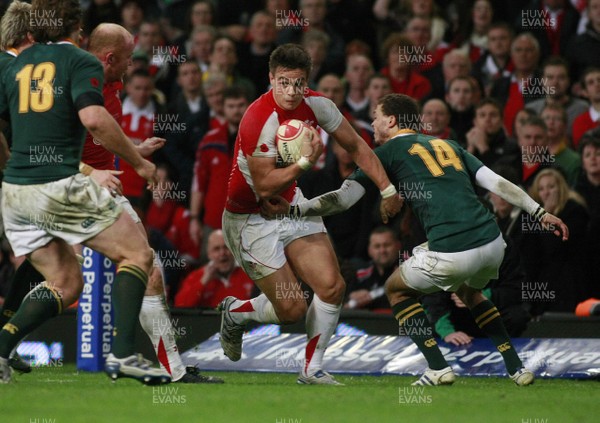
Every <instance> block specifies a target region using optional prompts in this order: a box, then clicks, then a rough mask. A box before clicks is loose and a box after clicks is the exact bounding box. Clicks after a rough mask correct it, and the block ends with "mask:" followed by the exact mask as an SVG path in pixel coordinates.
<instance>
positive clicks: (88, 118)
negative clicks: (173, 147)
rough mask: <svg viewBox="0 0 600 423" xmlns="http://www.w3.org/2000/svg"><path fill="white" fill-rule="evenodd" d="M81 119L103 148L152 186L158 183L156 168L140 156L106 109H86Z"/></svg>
mask: <svg viewBox="0 0 600 423" xmlns="http://www.w3.org/2000/svg"><path fill="white" fill-rule="evenodd" d="M79 119H80V120H81V123H82V124H83V126H85V127H86V128H87V130H88V131H90V132H91V134H92V135H93V136H94V138H95V139H97V140H98V141H100V143H101V144H102V146H104V147H105V148H106V149H107V150H109V151H110V152H111V153H114V154H116V155H117V156H119V157H120V158H122V159H123V160H125V161H126V162H127V163H129V164H130V165H131V166H132V167H133V168H134V170H135V171H136V172H137V174H138V175H140V176H141V177H142V178H144V179H146V180H147V181H148V182H149V183H150V184H154V183H156V166H154V164H152V163H151V162H149V161H148V160H146V159H144V158H143V157H142V156H141V155H140V153H139V152H138V151H137V149H136V148H135V146H134V145H133V143H132V142H131V141H130V140H129V138H128V137H127V136H126V135H125V134H124V133H123V130H122V129H121V127H120V126H119V124H118V123H117V121H116V120H115V119H114V118H113V117H112V116H111V115H110V113H108V111H107V110H106V109H105V108H104V107H102V106H97V105H91V106H87V107H84V108H83V109H81V110H79Z"/></svg>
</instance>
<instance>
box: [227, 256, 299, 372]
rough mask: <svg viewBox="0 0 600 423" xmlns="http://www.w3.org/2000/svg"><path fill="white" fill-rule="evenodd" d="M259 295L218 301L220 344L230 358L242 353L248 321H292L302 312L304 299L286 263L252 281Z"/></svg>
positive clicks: (233, 358) (237, 358)
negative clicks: (248, 298)
mask: <svg viewBox="0 0 600 423" xmlns="http://www.w3.org/2000/svg"><path fill="white" fill-rule="evenodd" d="M254 283H255V284H256V286H258V288H260V290H261V291H262V294H260V295H259V296H258V297H255V298H252V299H251V300H238V299H237V298H235V297H226V298H224V299H223V301H222V302H221V304H219V310H221V311H222V316H221V346H222V347H223V351H224V352H225V355H226V356H227V357H229V359H230V360H232V361H238V360H239V359H240V358H241V356H242V336H243V334H244V329H245V327H246V323H248V322H249V321H255V322H261V323H273V324H286V323H295V322H297V321H298V320H300V319H301V318H302V316H304V313H306V300H305V299H304V293H303V291H302V290H301V289H300V284H299V283H298V281H297V279H296V276H295V275H294V272H292V269H291V267H290V265H289V264H288V263H285V264H284V266H283V267H282V268H281V269H278V270H276V271H275V272H273V273H271V274H270V275H268V276H266V277H264V278H261V279H258V280H255V281H254Z"/></svg>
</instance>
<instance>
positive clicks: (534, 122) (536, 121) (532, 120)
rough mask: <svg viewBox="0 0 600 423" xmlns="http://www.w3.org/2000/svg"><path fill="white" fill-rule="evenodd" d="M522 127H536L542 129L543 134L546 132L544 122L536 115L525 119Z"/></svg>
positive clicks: (546, 128)
mask: <svg viewBox="0 0 600 423" xmlns="http://www.w3.org/2000/svg"><path fill="white" fill-rule="evenodd" d="M523 126H537V127H538V128H542V129H543V130H544V132H546V131H547V130H548V127H547V126H546V122H544V119H542V118H541V117H539V116H538V115H535V116H531V117H529V118H527V120H526V121H525V123H523Z"/></svg>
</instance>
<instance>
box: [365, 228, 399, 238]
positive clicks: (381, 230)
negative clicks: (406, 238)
mask: <svg viewBox="0 0 600 423" xmlns="http://www.w3.org/2000/svg"><path fill="white" fill-rule="evenodd" d="M376 234H390V235H391V236H392V238H394V241H399V239H398V234H397V233H396V231H394V230H393V229H392V228H390V227H389V226H383V225H380V226H377V227H376V228H375V229H373V230H372V231H371V234H370V235H369V238H371V235H376Z"/></svg>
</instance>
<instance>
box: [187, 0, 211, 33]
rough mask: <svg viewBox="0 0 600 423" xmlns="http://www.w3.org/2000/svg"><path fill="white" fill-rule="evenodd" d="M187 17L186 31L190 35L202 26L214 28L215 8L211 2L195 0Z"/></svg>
mask: <svg viewBox="0 0 600 423" xmlns="http://www.w3.org/2000/svg"><path fill="white" fill-rule="evenodd" d="M187 17H188V25H187V27H186V28H185V30H186V32H187V33H188V34H189V33H191V32H194V29H196V28H198V27H200V26H203V27H207V26H208V27H210V26H214V25H215V6H214V5H213V2H212V1H211V0H195V1H194V3H193V4H192V6H191V7H190V10H189V13H188V15H187Z"/></svg>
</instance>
